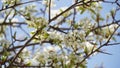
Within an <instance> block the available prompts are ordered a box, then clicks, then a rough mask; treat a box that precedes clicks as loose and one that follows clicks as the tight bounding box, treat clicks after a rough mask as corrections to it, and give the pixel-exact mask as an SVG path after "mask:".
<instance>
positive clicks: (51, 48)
mask: <svg viewBox="0 0 120 68" xmlns="http://www.w3.org/2000/svg"><path fill="white" fill-rule="evenodd" d="M43 51H44V52H45V53H50V52H55V48H54V47H53V46H47V47H44V49H43Z"/></svg>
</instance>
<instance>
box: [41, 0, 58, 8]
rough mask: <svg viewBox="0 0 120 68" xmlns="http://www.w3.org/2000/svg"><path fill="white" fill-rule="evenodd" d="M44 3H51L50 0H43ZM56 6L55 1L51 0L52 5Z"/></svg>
mask: <svg viewBox="0 0 120 68" xmlns="http://www.w3.org/2000/svg"><path fill="white" fill-rule="evenodd" d="M42 4H43V5H49V0H43V1H42ZM55 6H56V4H55V1H54V0H51V7H55Z"/></svg>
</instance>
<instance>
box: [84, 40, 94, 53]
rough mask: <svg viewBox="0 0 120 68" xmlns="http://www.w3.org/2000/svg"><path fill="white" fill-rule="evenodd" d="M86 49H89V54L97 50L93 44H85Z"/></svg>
mask: <svg viewBox="0 0 120 68" xmlns="http://www.w3.org/2000/svg"><path fill="white" fill-rule="evenodd" d="M83 46H84V49H85V48H87V52H91V51H92V50H95V45H93V44H91V43H90V42H87V41H86V42H83Z"/></svg>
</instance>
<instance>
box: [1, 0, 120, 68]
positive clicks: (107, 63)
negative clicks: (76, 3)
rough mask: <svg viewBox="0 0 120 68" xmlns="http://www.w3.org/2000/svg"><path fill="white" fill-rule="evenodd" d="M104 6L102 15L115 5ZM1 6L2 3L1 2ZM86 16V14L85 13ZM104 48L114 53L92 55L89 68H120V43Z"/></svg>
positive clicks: (62, 3)
mask: <svg viewBox="0 0 120 68" xmlns="http://www.w3.org/2000/svg"><path fill="white" fill-rule="evenodd" d="M56 4H57V5H56V6H57V7H56V8H54V9H58V8H59V7H64V6H70V5H71V4H72V1H71V0H60V2H58V3H56ZM102 6H103V7H104V8H103V10H102V12H101V15H102V16H105V15H106V14H107V13H108V12H109V11H110V9H112V7H113V6H114V5H111V4H107V5H106V4H102ZM0 8H1V4H0ZM119 15H120V13H118V16H117V19H120V18H119ZM83 16H84V15H83ZM119 39H120V38H119V37H117V41H119ZM102 49H105V50H106V51H107V52H109V53H111V54H112V55H105V54H97V55H96V56H94V57H91V58H89V59H88V64H87V66H88V68H94V67H95V66H100V65H101V64H103V66H104V67H105V68H120V64H119V63H120V45H115V46H109V47H104V48H102Z"/></svg>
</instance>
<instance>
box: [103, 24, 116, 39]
mask: <svg viewBox="0 0 120 68" xmlns="http://www.w3.org/2000/svg"><path fill="white" fill-rule="evenodd" d="M117 27H118V25H117V24H112V25H110V26H106V27H104V28H102V32H103V33H101V35H103V36H105V38H108V37H109V36H110V35H111V34H112V33H113V32H114V31H115V29H116V28H117Z"/></svg>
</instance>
